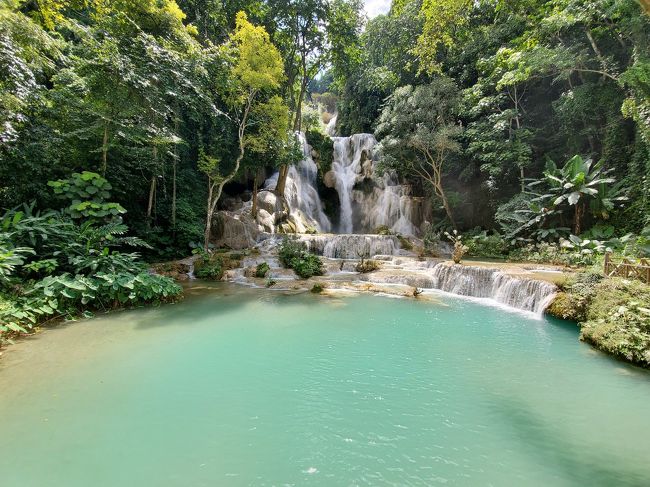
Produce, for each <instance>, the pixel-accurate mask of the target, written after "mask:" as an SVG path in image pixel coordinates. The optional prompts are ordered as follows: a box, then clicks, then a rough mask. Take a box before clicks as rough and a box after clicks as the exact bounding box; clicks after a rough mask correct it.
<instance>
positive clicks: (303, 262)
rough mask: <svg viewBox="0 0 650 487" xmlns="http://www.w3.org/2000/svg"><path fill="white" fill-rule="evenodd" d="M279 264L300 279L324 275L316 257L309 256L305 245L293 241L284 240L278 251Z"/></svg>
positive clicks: (319, 261)
mask: <svg viewBox="0 0 650 487" xmlns="http://www.w3.org/2000/svg"><path fill="white" fill-rule="evenodd" d="M278 257H279V259H280V263H281V264H282V265H283V266H284V267H286V268H288V269H293V271H294V272H295V273H296V274H297V275H298V276H299V277H300V278H302V279H308V278H310V277H313V276H322V275H323V274H325V269H324V267H323V262H322V261H321V260H320V258H319V257H318V256H317V255H314V254H311V253H309V252H308V251H307V249H306V248H305V245H304V244H303V243H302V242H300V241H298V240H294V239H289V238H285V239H284V240H283V242H282V244H281V245H280V248H279V249H278Z"/></svg>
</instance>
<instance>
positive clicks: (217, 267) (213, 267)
mask: <svg viewBox="0 0 650 487" xmlns="http://www.w3.org/2000/svg"><path fill="white" fill-rule="evenodd" d="M194 265H195V269H196V270H195V273H196V277H198V278H199V279H210V280H212V281H219V280H221V279H222V278H223V275H224V272H225V270H224V265H223V260H222V259H221V258H219V257H214V258H210V257H206V258H202V259H199V260H197V261H196V262H195V264H194Z"/></svg>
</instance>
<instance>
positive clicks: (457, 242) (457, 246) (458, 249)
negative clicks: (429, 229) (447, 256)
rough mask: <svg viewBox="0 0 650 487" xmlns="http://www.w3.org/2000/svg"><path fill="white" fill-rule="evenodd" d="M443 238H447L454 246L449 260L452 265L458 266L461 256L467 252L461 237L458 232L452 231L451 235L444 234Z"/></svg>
mask: <svg viewBox="0 0 650 487" xmlns="http://www.w3.org/2000/svg"><path fill="white" fill-rule="evenodd" d="M445 237H447V238H448V239H449V240H450V241H451V242H452V243H453V244H454V249H453V251H452V254H451V258H452V260H453V261H454V264H460V262H461V260H462V259H463V256H464V255H465V254H466V253H467V251H468V250H469V249H468V247H467V246H466V245H465V244H464V243H463V236H462V235H461V234H460V233H458V230H454V231H453V232H452V233H449V232H445Z"/></svg>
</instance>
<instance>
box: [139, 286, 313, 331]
mask: <svg viewBox="0 0 650 487" xmlns="http://www.w3.org/2000/svg"><path fill="white" fill-rule="evenodd" d="M184 287H185V289H184V298H183V300H181V301H179V302H178V303H175V304H170V305H163V306H160V307H158V308H155V309H152V308H149V309H145V310H144V314H143V315H141V316H139V317H137V318H135V317H133V321H132V323H133V325H134V328H135V329H137V330H149V329H152V328H160V327H171V326H181V327H188V326H193V325H198V324H200V323H204V322H205V320H206V319H214V320H215V321H220V322H223V321H224V320H226V319H227V318H228V317H229V316H230V315H231V314H232V313H236V312H238V311H240V310H241V309H242V308H245V307H248V306H255V305H258V304H279V305H282V304H289V303H296V302H297V300H302V301H303V302H308V301H305V300H306V298H305V295H306V294H308V293H306V292H305V291H304V290H299V291H295V290H273V289H251V288H249V287H247V286H239V285H236V284H229V283H213V282H201V281H194V282H193V283H192V284H189V285H185V286H184ZM316 303H317V301H316V300H314V301H313V304H316ZM252 312H254V311H252ZM256 318H257V319H260V318H262V316H261V315H257V316H256Z"/></svg>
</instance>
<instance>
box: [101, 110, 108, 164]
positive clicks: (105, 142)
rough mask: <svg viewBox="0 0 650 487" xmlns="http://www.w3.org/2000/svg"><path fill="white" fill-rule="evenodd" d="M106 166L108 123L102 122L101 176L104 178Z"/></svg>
mask: <svg viewBox="0 0 650 487" xmlns="http://www.w3.org/2000/svg"><path fill="white" fill-rule="evenodd" d="M107 165H108V122H104V138H103V139H102V176H106V167H107Z"/></svg>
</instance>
